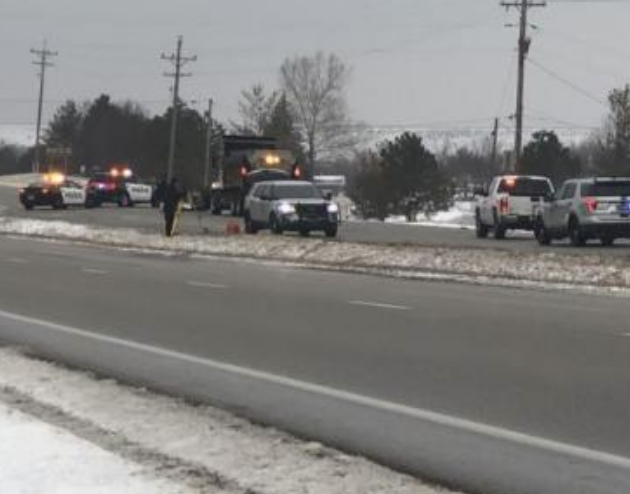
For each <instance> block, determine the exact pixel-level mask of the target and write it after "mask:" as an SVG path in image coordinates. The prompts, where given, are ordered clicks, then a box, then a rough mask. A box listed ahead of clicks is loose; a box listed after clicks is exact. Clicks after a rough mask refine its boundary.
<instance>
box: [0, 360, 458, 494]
mask: <svg viewBox="0 0 630 494" xmlns="http://www.w3.org/2000/svg"><path fill="white" fill-rule="evenodd" d="M12 409H13V410H12ZM15 409H18V410H19V411H15ZM77 436H80V437H81V439H79V438H78V437H77ZM0 465H1V471H2V474H1V475H2V480H1V481H0V493H2V494H4V493H6V494H20V493H35V492H37V493H39V492H46V493H48V494H51V493H52V494H54V493H60V494H62V493H63V494H72V493H74V492H76V493H77V494H78V493H79V492H80V493H81V494H83V493H87V494H93V493H101V492H102V493H103V494H105V493H117V494H118V493H121V494H129V493H136V492H137V493H140V492H142V493H143V494H162V493H165V494H166V493H169V494H170V493H177V494H179V493H182V494H184V493H188V492H197V493H201V492H203V493H228V492H229V493H249V494H294V493H295V494H298V493H299V494H310V493H313V494H315V493H316V494H437V493H438V492H442V493H445V494H446V492H447V491H444V490H441V489H437V488H433V487H430V486H427V485H426V484H423V483H421V482H420V481H419V480H417V479H414V478H412V477H409V476H406V475H402V474H398V473H395V472H393V471H391V470H389V469H386V468H383V467H381V466H378V465H376V464H374V463H371V462H369V461H367V460H365V459H362V458H359V457H353V456H349V455H347V454H344V453H341V452H339V451H336V450H333V449H330V448H327V447H325V446H323V445H321V444H318V443H312V442H305V441H301V440H299V439H296V438H294V437H292V436H290V435H288V434H285V433H282V432H279V431H277V430H274V429H270V428H263V427H260V426H255V425H252V424H251V423H249V422H247V421H245V420H242V419H239V418H237V417H234V416H232V415H230V414H228V413H226V412H223V411H220V410H217V409H215V408H212V407H209V406H202V405H192V404H188V403H185V402H183V401H181V400H177V399H174V398H169V397H165V396H162V395H157V394H153V393H151V392H148V391H147V390H145V389H138V388H131V387H127V386H123V385H121V384H118V383H117V382H115V381H113V380H108V379H99V378H96V377H95V376H93V375H91V374H88V373H85V372H79V371H73V370H69V369H66V368H61V367H59V366H56V365H53V364H51V363H48V362H44V361H41V360H36V359H33V358H28V357H25V356H24V355H22V354H21V353H19V352H17V351H16V350H13V349H7V348H2V347H0ZM174 486H178V488H174Z"/></svg>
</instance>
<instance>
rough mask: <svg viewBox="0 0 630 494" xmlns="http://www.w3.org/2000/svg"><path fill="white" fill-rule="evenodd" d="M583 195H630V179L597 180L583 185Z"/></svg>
mask: <svg viewBox="0 0 630 494" xmlns="http://www.w3.org/2000/svg"><path fill="white" fill-rule="evenodd" d="M582 196H591V197H630V180H628V181H617V180H615V181H610V182H596V183H594V184H584V185H583V186H582Z"/></svg>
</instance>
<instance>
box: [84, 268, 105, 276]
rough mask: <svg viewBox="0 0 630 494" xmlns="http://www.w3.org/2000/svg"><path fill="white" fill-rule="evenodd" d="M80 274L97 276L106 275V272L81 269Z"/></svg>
mask: <svg viewBox="0 0 630 494" xmlns="http://www.w3.org/2000/svg"><path fill="white" fill-rule="evenodd" d="M81 272H82V273H85V274H98V275H103V274H108V271H105V270H104V269H95V268H83V269H81Z"/></svg>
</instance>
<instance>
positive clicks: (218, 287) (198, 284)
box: [186, 280, 228, 290]
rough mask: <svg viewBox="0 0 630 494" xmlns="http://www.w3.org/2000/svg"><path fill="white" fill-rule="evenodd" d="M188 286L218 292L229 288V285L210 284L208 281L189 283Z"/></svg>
mask: <svg viewBox="0 0 630 494" xmlns="http://www.w3.org/2000/svg"><path fill="white" fill-rule="evenodd" d="M186 284H187V285H188V286H194V287H197V288H214V289H216V290H224V289H226V288H227V287H228V286H227V285H222V284H220V283H209V282H206V281H194V280H191V281H187V282H186Z"/></svg>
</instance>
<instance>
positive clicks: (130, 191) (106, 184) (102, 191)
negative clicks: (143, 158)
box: [87, 168, 153, 207]
mask: <svg viewBox="0 0 630 494" xmlns="http://www.w3.org/2000/svg"><path fill="white" fill-rule="evenodd" d="M87 189H88V192H89V193H91V194H93V195H94V197H95V201H96V205H98V206H100V205H101V204H103V203H114V204H118V206H120V207H132V206H134V205H135V204H138V203H147V204H148V203H151V198H152V196H153V187H152V186H150V185H147V184H143V183H141V182H139V181H138V180H137V179H136V178H135V177H134V175H133V172H132V171H131V170H130V169H129V168H123V169H119V168H112V169H111V170H110V171H109V172H99V173H95V174H94V175H93V176H92V177H91V178H90V180H89V181H88V185H87Z"/></svg>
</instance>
